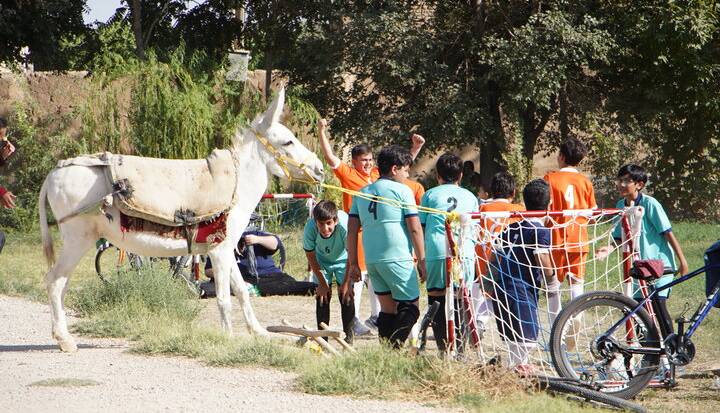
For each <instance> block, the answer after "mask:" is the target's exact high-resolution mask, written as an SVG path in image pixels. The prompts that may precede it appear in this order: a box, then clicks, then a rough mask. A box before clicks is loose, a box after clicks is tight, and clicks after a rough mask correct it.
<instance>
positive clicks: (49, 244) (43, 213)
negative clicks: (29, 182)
mask: <svg viewBox="0 0 720 413" xmlns="http://www.w3.org/2000/svg"><path fill="white" fill-rule="evenodd" d="M47 186H48V180H47V178H45V182H43V185H42V188H41V189H40V199H39V200H38V209H39V211H40V236H41V237H42V245H43V253H44V254H45V260H46V261H47V263H48V267H52V266H53V264H55V249H54V248H53V240H52V237H51V236H50V230H49V228H48V220H47V209H46V207H47Z"/></svg>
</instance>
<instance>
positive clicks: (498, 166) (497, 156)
mask: <svg viewBox="0 0 720 413" xmlns="http://www.w3.org/2000/svg"><path fill="white" fill-rule="evenodd" d="M487 96H488V97H487V110H488V115H489V119H490V122H491V124H492V126H493V127H492V130H493V132H494V133H493V134H492V136H487V137H485V139H483V140H482V141H481V142H480V144H479V145H478V146H479V147H480V182H481V183H482V186H483V187H484V189H485V190H489V189H490V182H491V181H492V178H493V176H494V175H495V174H496V173H498V172H500V171H502V170H504V169H505V162H504V161H503V159H502V152H503V151H504V150H505V147H506V144H505V143H506V139H505V131H504V130H503V127H502V115H501V113H500V93H499V91H498V90H497V86H496V85H495V84H491V85H489V86H488V95H487Z"/></svg>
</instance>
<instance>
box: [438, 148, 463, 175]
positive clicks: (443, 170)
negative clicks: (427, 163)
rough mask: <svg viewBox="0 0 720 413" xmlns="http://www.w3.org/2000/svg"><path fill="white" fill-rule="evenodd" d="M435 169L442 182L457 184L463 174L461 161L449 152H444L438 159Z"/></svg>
mask: <svg viewBox="0 0 720 413" xmlns="http://www.w3.org/2000/svg"><path fill="white" fill-rule="evenodd" d="M435 169H436V170H437V173H438V175H439V176H440V178H442V180H443V181H445V182H457V181H458V180H459V179H460V174H461V173H462V172H463V163H462V159H460V157H459V156H457V155H454V154H452V153H450V152H445V153H444V154H442V155H440V157H439V158H438V160H437V163H436V164H435Z"/></svg>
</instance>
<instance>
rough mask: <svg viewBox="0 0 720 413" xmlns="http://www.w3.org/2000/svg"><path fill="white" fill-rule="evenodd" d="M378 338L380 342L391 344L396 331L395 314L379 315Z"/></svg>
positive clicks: (382, 313) (381, 313)
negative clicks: (391, 337)
mask: <svg viewBox="0 0 720 413" xmlns="http://www.w3.org/2000/svg"><path fill="white" fill-rule="evenodd" d="M377 323H378V338H379V339H380V342H381V343H382V342H389V341H390V336H392V333H393V331H395V314H390V313H384V312H382V311H381V312H380V313H379V314H378V321H377Z"/></svg>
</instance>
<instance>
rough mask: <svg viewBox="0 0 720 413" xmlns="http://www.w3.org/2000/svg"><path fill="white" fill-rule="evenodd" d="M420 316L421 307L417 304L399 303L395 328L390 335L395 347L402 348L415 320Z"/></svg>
mask: <svg viewBox="0 0 720 413" xmlns="http://www.w3.org/2000/svg"><path fill="white" fill-rule="evenodd" d="M419 317H420V309H419V308H418V306H417V305H415V304H411V303H406V302H401V303H398V309H397V315H396V316H395V329H394V331H393V332H392V335H391V336H390V342H391V343H392V345H393V347H394V348H400V347H402V345H403V344H405V340H407V338H408V336H409V335H410V330H412V328H413V326H414V325H415V322H416V321H417V320H418V318H419Z"/></svg>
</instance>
